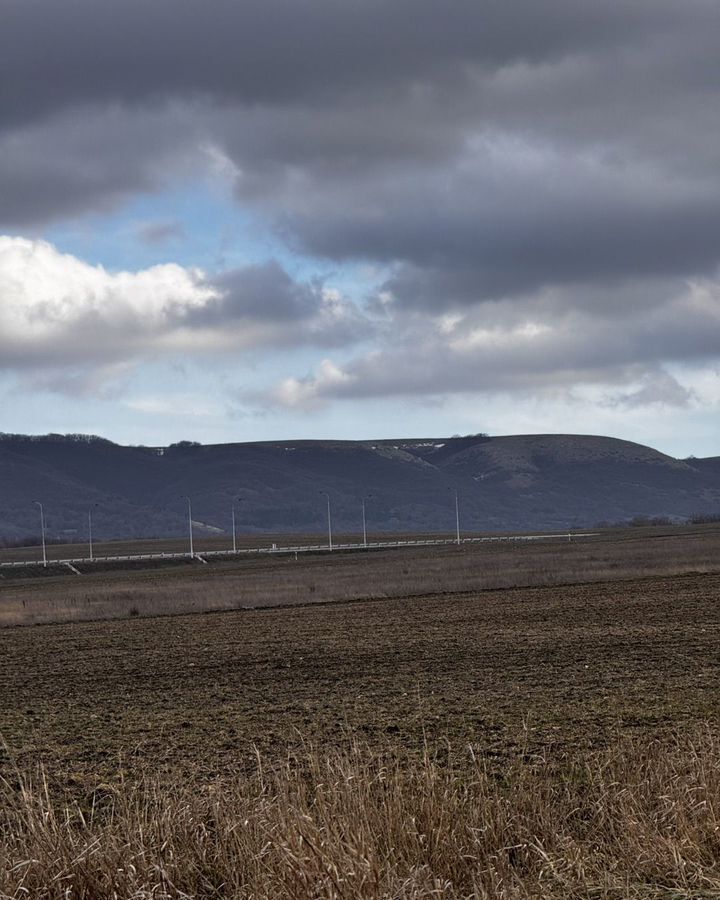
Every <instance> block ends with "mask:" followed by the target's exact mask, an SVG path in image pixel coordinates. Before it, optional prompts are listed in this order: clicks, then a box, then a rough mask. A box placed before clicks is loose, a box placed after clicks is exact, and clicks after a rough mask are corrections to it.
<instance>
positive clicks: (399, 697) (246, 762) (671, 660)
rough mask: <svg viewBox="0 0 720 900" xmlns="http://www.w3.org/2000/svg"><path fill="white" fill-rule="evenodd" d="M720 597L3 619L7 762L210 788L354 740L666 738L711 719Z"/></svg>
mask: <svg viewBox="0 0 720 900" xmlns="http://www.w3.org/2000/svg"><path fill="white" fill-rule="evenodd" d="M719 601H720V575H716V574H702V575H698V574H691V575H684V576H671V577H651V578H645V579H638V580H635V581H622V582H605V583H596V584H585V585H574V586H547V587H538V588H517V589H508V590H496V591H487V592H478V591H474V592H473V591H470V592H466V593H460V594H455V595H437V594H430V595H425V596H415V597H408V598H404V599H403V598H400V599H392V600H383V601H376V602H369V601H363V602H355V603H345V604H337V605H315V606H306V607H300V608H278V609H268V610H247V611H239V612H226V613H219V614H213V615H192V616H174V617H166V618H134V619H129V620H127V619H126V620H121V621H106V622H93V623H84V624H65V625H45V626H40V627H35V628H12V629H4V630H0V698H1V700H0V735H2V737H3V738H4V739H5V741H6V742H7V749H8V754H9V756H8V754H5V759H4V764H3V765H0V768H2V767H3V766H4V768H5V770H6V771H7V770H8V767H9V766H10V765H11V762H10V758H9V757H11V758H12V759H14V760H15V761H16V762H17V763H18V764H19V765H20V766H21V767H23V768H25V767H26V766H27V765H28V764H30V765H32V764H34V763H35V762H42V763H43V764H44V766H45V767H46V769H47V770H48V771H49V773H50V775H51V777H52V778H53V779H54V780H55V779H57V780H58V782H60V783H63V784H66V785H75V784H79V785H86V784H95V783H97V782H98V781H102V780H103V779H106V778H113V777H117V774H118V768H120V769H121V770H124V771H126V772H127V773H130V774H132V773H133V772H137V771H138V770H139V769H142V768H145V769H149V768H151V769H153V770H156V771H159V772H161V773H162V772H165V771H167V772H168V773H169V772H173V773H177V772H178V771H180V772H185V773H187V775H188V776H191V777H194V778H200V779H203V780H206V779H212V778H214V777H216V776H218V775H221V774H224V773H225V772H227V771H229V770H234V769H237V768H238V766H241V767H245V766H252V765H254V752H253V748H254V747H255V746H257V747H258V748H260V749H261V750H262V751H265V752H267V753H268V754H270V755H276V754H277V753H279V752H285V751H286V750H287V749H288V748H293V747H295V748H297V746H298V745H299V744H302V743H303V742H307V741H310V742H314V743H316V744H318V745H321V746H323V747H325V746H327V745H342V744H344V743H346V741H347V739H348V734H353V735H355V736H358V735H359V736H360V737H361V738H362V739H364V740H366V741H367V742H368V743H370V744H371V745H378V746H381V745H382V746H383V747H386V746H387V745H388V744H390V745H392V744H402V745H403V746H405V747H408V748H410V749H418V750H420V749H421V748H422V747H423V744H426V745H427V746H429V747H431V748H432V749H433V752H435V751H439V752H440V753H443V752H445V751H444V750H443V749H442V748H443V747H445V745H446V744H445V742H446V740H448V741H449V742H450V747H451V752H453V753H466V752H467V745H468V744H470V745H472V746H473V747H476V748H480V749H483V750H485V751H487V752H489V754H490V755H491V757H494V758H496V759H497V760H498V762H499V763H500V762H501V761H502V760H504V759H505V758H507V757H509V756H527V757H532V756H533V755H536V754H538V753H540V752H543V753H545V754H549V755H551V756H553V757H557V758H558V759H561V758H562V757H563V755H564V754H565V753H568V752H572V753H573V754H576V753H577V752H578V751H579V750H580V751H582V750H585V749H592V748H596V747H601V746H604V745H605V744H607V743H608V742H609V741H611V740H613V739H614V737H615V736H617V735H618V733H630V734H640V735H648V737H650V736H653V737H657V736H662V735H664V734H667V733H668V732H669V731H671V730H673V731H676V730H680V731H682V730H684V729H689V728H693V727H697V724H698V722H704V721H710V722H714V723H717V720H718V716H719V714H720V695H719V694H718V692H717V685H718V680H719V678H720V602H719ZM1 753H2V751H0V754H1ZM118 764H120V765H119V766H118Z"/></svg>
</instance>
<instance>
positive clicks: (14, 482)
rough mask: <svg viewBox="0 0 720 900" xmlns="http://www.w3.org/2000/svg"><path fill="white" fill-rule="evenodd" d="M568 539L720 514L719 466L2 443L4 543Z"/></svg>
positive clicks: (516, 446)
mask: <svg viewBox="0 0 720 900" xmlns="http://www.w3.org/2000/svg"><path fill="white" fill-rule="evenodd" d="M455 489H457V491H458V494H459V497H460V507H461V522H462V527H463V529H464V530H473V531H480V530H483V531H484V530H517V529H567V528H572V527H585V526H588V525H594V524H596V523H598V522H600V521H608V522H621V521H628V520H630V519H633V518H634V517H638V516H646V517H658V516H659V517H669V518H671V519H673V520H682V519H684V518H686V517H689V516H692V515H695V514H705V515H713V514H716V513H717V512H718V511H719V510H720V460H718V459H703V460H697V459H689V460H677V459H673V458H672V457H669V456H666V455H664V454H662V453H659V452H658V451H656V450H653V449H651V448H649V447H645V446H642V445H640V444H634V443H631V442H628V441H620V440H616V439H614V438H605V437H593V436H581V435H525V436H514V437H492V438H490V437H487V436H485V435H475V436H468V437H463V438H457V437H456V438H437V439H435V438H427V439H416V440H378V441H285V442H274V443H269V442H265V443H237V444H218V445H208V446H201V445H199V444H193V443H190V442H181V443H179V444H175V445H172V446H170V447H166V448H148V447H123V446H119V445H117V444H113V443H111V442H110V441H107V440H103V439H101V438H93V437H86V436H81V435H70V436H62V435H48V436H45V437H39V438H38V437H35V438H31V437H27V436H23V435H4V436H1V437H0V539H4V540H6V541H13V540H15V541H17V540H22V539H23V538H25V537H28V536H31V535H37V534H38V533H39V518H38V510H37V508H36V507H35V506H33V502H32V501H33V500H35V499H41V500H42V501H43V503H44V506H45V511H46V514H47V528H48V535H49V536H50V537H51V538H57V539H64V540H73V539H77V540H85V538H86V535H87V529H88V524H87V517H88V510H89V509H91V508H92V509H93V520H94V528H95V531H96V534H97V536H98V537H103V538H125V537H143V536H144V537H148V536H173V535H181V534H184V533H185V531H186V528H187V507H186V505H185V501H184V500H183V499H182V495H189V496H191V497H192V502H193V518H194V521H195V527H196V528H197V529H198V530H199V531H200V532H202V531H203V530H205V532H206V533H226V534H227V533H229V531H230V529H231V508H232V501H233V498H237V497H241V498H242V501H241V503H239V504H238V505H237V517H238V518H237V521H238V530H239V531H241V532H246V533H247V532H258V533H260V532H318V531H322V530H323V529H324V528H325V527H326V518H325V516H326V506H325V499H324V498H323V497H321V496H320V495H319V492H320V491H327V492H328V493H329V494H330V497H331V503H332V514H333V524H334V526H335V527H336V528H337V529H338V530H342V531H345V532H359V531H360V529H361V497H367V496H369V497H370V499H368V500H367V519H368V527H370V528H372V530H374V531H376V532H377V531H386V532H393V531H405V532H410V531H412V532H422V531H435V532H437V531H447V532H451V531H453V530H454V527H455V509H454V493H453V492H454V490H455Z"/></svg>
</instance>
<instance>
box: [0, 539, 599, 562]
mask: <svg viewBox="0 0 720 900" xmlns="http://www.w3.org/2000/svg"><path fill="white" fill-rule="evenodd" d="M598 533H599V532H596V531H588V532H582V533H578V532H570V533H567V532H566V533H564V534H508V535H494V536H492V537H470V538H460V543H461V544H482V543H510V542H513V541H516V542H523V541H549V540H573V539H574V538H587V537H595V536H596V535H597V534H598ZM457 543H458V541H457V538H440V539H420V540H414V541H368V543H367V544H364V543H356V544H333V546H332V548H330V547H329V546H328V545H327V544H311V545H307V544H305V545H300V546H289V547H275V546H273V547H250V548H246V549H243V550H201V551H199V552H196V553H193V554H192V557H193V558H194V557H197V556H203V557H212V558H217V557H232V556H237V557H241V556H251V555H253V554H255V555H270V556H272V555H283V554H288V553H295V554H297V553H323V552H325V553H334V552H335V551H337V550H382V549H393V548H402V547H438V546H444V545H449V544H457ZM190 558H191V555H190V553H189V552H181V553H137V554H133V555H127V556H93V558H92V559H90V557H70V558H68V559H48V561H47V567H48V568H49V567H50V566H68V565H72V566H76V565H88V566H92V565H97V564H98V563H112V562H145V561H147V562H150V561H162V560H165V559H190ZM34 566H41V567H42V566H43V561H42V560H37V559H32V560H22V561H20V562H1V563H0V569H19V568H31V567H34Z"/></svg>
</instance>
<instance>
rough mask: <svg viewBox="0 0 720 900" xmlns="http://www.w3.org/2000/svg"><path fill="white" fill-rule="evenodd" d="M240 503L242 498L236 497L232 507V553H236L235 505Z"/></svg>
mask: <svg viewBox="0 0 720 900" xmlns="http://www.w3.org/2000/svg"><path fill="white" fill-rule="evenodd" d="M236 502H237V503H242V497H236V498H235V499H234V500H233V505H232V536H233V553H237V532H236V530H235V503H236Z"/></svg>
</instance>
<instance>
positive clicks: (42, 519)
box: [33, 500, 47, 568]
mask: <svg viewBox="0 0 720 900" xmlns="http://www.w3.org/2000/svg"><path fill="white" fill-rule="evenodd" d="M33 503H34V504H35V505H36V506H39V507H40V533H41V534H42V551H43V566H45V568H47V549H46V547H45V511H44V510H43V505H42V503H41V502H40V501H39V500H33Z"/></svg>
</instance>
